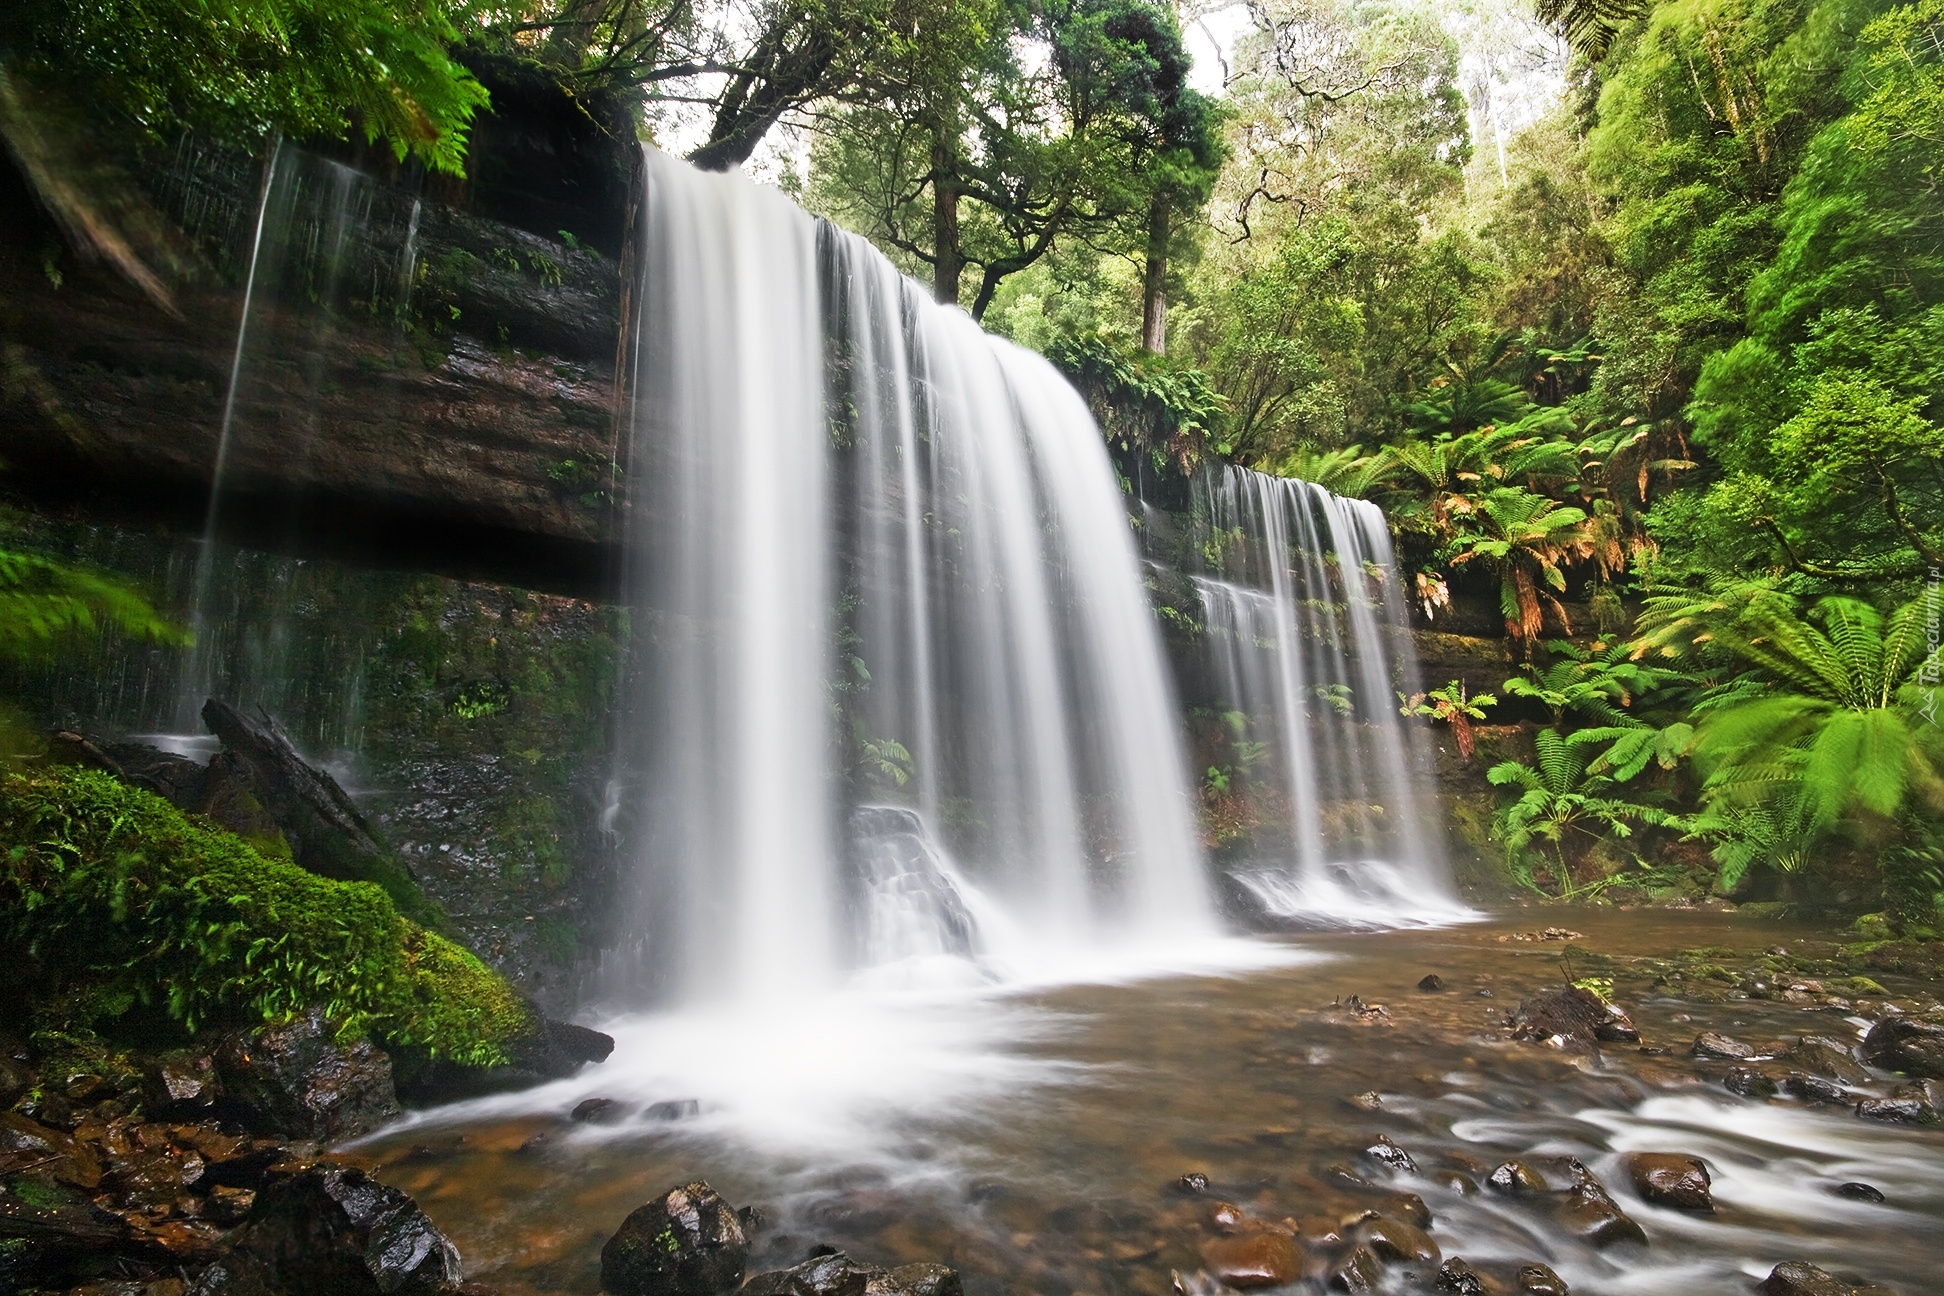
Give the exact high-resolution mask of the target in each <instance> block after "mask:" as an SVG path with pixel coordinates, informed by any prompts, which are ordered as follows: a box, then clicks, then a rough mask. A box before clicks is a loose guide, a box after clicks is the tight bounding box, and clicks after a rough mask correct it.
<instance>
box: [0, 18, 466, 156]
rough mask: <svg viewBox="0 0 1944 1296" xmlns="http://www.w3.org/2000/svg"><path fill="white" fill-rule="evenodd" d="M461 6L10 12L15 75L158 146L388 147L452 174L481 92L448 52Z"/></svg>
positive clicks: (2, 43)
mask: <svg viewBox="0 0 1944 1296" xmlns="http://www.w3.org/2000/svg"><path fill="white" fill-rule="evenodd" d="M469 12H470V8H469V6H468V5H467V4H465V3H463V2H462V0H406V2H405V3H402V4H401V3H379V0H207V2H206V3H198V4H193V5H192V4H185V3H182V0H16V2H15V3H12V4H9V5H8V6H7V7H6V9H5V12H4V15H0V53H4V55H5V61H6V64H7V67H8V70H9V73H10V74H13V75H18V76H20V77H22V78H23V79H25V80H27V81H29V82H31V83H33V84H36V85H38V86H42V87H47V88H51V89H54V90H56V91H57V92H59V93H62V94H63V95H65V96H66V97H67V98H68V99H69V100H71V101H72V102H73V103H74V104H75V105H77V106H79V105H84V104H85V105H86V106H87V107H88V109H89V111H90V112H92V113H96V114H100V115H105V116H106V117H108V118H109V119H110V120H112V121H113V122H114V123H116V124H117V125H118V126H120V127H123V128H127V129H132V130H134V131H136V132H138V133H140V134H142V135H145V136H147V137H148V138H150V139H152V140H156V141H166V140H168V139H170V138H172V137H173V135H174V134H175V132H176V131H178V130H179V129H181V128H183V127H188V128H190V129H196V130H204V131H209V132H212V133H215V134H218V135H221V136H224V137H227V138H230V139H233V140H237V141H239V142H244V143H248V144H254V142H255V141H257V140H259V139H261V138H262V137H263V136H265V135H266V134H268V133H269V132H272V131H282V132H284V133H285V134H289V135H295V136H327V137H333V138H342V137H344V136H346V135H348V134H350V133H351V132H353V131H357V132H359V133H362V134H363V135H364V136H365V137H366V138H367V139H371V140H384V141H386V142H387V143H389V144H390V145H391V147H392V149H393V151H394V152H395V153H396V154H397V155H398V156H399V157H400V158H404V157H405V156H407V155H408V154H409V155H413V156H417V157H419V158H421V159H423V160H424V161H425V162H426V163H427V164H428V165H429V166H431V167H433V168H434V169H435V170H440V171H446V172H450V173H453V174H458V173H459V172H460V171H461V167H462V159H463V158H464V155H465V146H466V130H467V126H468V124H469V123H470V122H471V120H472V116H473V114H474V113H475V112H476V111H478V110H479V109H480V108H482V107H484V106H485V104H486V91H485V90H484V88H483V87H481V86H480V84H479V83H478V82H477V81H476V80H474V79H473V77H472V74H471V73H469V72H467V71H466V70H465V68H463V67H461V66H460V65H459V64H458V63H456V62H455V61H454V60H453V59H452V57H451V55H450V53H449V52H448V51H449V48H450V47H451V45H452V44H453V43H454V42H455V41H456V40H457V39H459V36H460V24H461V23H462V22H464V21H466V20H467V18H468V16H469Z"/></svg>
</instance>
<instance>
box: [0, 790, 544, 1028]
mask: <svg viewBox="0 0 1944 1296" xmlns="http://www.w3.org/2000/svg"><path fill="white" fill-rule="evenodd" d="M0 852H4V861H3V863H0V944H9V945H12V946H14V947H15V948H24V949H25V950H27V951H28V952H29V953H31V954H32V955H33V956H34V957H35V958H36V959H38V961H39V962H40V963H41V965H42V967H43V968H44V969H45V972H46V974H47V976H46V982H45V985H44V988H43V989H44V992H43V994H42V996H41V997H40V1003H39V1005H38V1010H39V1013H40V1015H41V1016H42V1017H43V1018H56V1019H63V1018H64V1019H65V1021H61V1022H59V1023H57V1024H62V1025H74V1026H83V1027H85V1026H87V1025H90V1024H91V1021H87V1020H80V1019H82V1018H91V1019H93V1020H96V1021H98V1020H101V1019H104V1018H114V1017H118V1016H120V1015H121V1014H122V1012H124V1011H126V1010H127V1009H128V1008H130V1007H133V1006H134V1005H135V1004H137V1003H139V1004H143V1005H146V1006H148V1007H150V1008H154V1009H161V1010H163V1011H164V1012H165V1013H166V1015H167V1016H168V1017H169V1018H171V1019H173V1020H175V1021H176V1022H179V1023H180V1024H181V1025H182V1027H183V1028H185V1029H187V1030H190V1031H193V1030H195V1029H196V1028H198V1027H199V1026H201V1025H203V1024H205V1023H216V1022H233V1021H240V1022H248V1021H253V1020H275V1019H278V1018H281V1017H285V1016H288V1015H290V1014H293V1013H297V1012H302V1011H305V1010H307V1009H310V1008H312V1007H321V1008H322V1009H323V1010H324V1012H325V1013H326V1014H327V1015H329V1016H330V1017H332V1018H334V1019H336V1020H338V1021H340V1022H341V1023H343V1025H344V1027H345V1029H346V1030H347V1031H348V1032H351V1033H369V1034H371V1035H373V1036H375V1037H376V1038H378V1039H379V1040H380V1041H381V1042H385V1043H398V1044H403V1045H409V1046H413V1047H415V1048H417V1049H419V1050H422V1051H423V1052H425V1053H427V1054H429V1055H431V1056H434V1057H442V1058H447V1059H450V1060H453V1061H456V1062H459V1063H461V1064H463V1065H474V1066H482V1065H491V1064H496V1063H500V1062H504V1061H506V1060H507V1048H508V1046H509V1045H510V1044H511V1043H512V1042H513V1041H515V1040H516V1039H518V1038H520V1037H521V1036H522V1035H524V1034H527V1033H529V1032H530V1031H531V1030H532V1029H533V1026H534V1022H533V1018H532V1014H531V1011H530V1010H529V1009H528V1008H527V1007H526V1005H525V1003H524V1001H522V1000H521V999H520V997H519V995H518V994H517V993H516V992H515V991H514V990H513V988H512V986H510V985H508V984H507V982H506V981H505V979H504V978H502V977H500V976H499V975H497V974H496V973H494V972H492V971H490V970H489V969H487V968H486V967H485V966H484V965H483V964H481V963H480V962H479V960H478V959H476V958H474V957H473V956H472V955H471V954H468V953H467V952H466V951H464V950H462V949H460V948H459V947H458V946H456V945H454V944H452V942H450V941H448V940H446V939H445V938H443V937H441V936H438V935H436V934H434V933H432V932H429V931H426V930H424V929H422V928H420V927H419V926H418V925H417V924H415V923H413V922H411V921H409V920H408V919H406V918H403V917H401V916H400V915H399V912H398V909H397V907H396V906H395V905H394V904H393V902H392V900H391V898H390V897H389V896H387V895H386V894H385V893H384V891H383V890H381V889H380V888H379V887H377V886H375V885H373V884H371V883H368V882H337V881H332V880H330V879H328V878H321V877H317V876H315V875H313V874H311V873H307V872H305V871H304V870H303V869H301V868H298V867H297V866H296V865H294V864H290V863H288V862H286V861H282V860H277V859H272V858H269V857H267V856H265V855H263V854H262V853H260V852H259V851H257V850H255V849H253V848H252V847H251V846H250V845H249V844H248V843H246V842H244V841H243V840H242V839H241V838H239V837H237V836H235V835H234V834H231V833H227V832H224V831H222V830H220V829H217V828H215V827H214V826H212V825H209V824H207V823H205V822H202V821H200V820H196V819H192V818H190V817H187V816H185V815H183V814H181V813H180V812H179V811H177V810H176V809H175V808H174V807H173V806H171V805H169V804H168V803H167V802H165V801H163V800H162V799H161V798H159V797H156V796H153V795H151V794H149V793H147V792H144V791H142V790H140V789H138V788H132V787H129V786H127V785H125V784H123V783H121V782H119V781H117V780H116V779H114V778H113V777H111V776H110V775H108V774H105V773H101V772H99V771H94V770H79V769H53V770H47V771H44V772H40V773H36V774H33V775H15V776H10V777H8V778H6V779H5V780H4V782H0Z"/></svg>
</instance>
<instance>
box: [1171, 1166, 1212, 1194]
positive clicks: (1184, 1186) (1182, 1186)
mask: <svg viewBox="0 0 1944 1296" xmlns="http://www.w3.org/2000/svg"><path fill="white" fill-rule="evenodd" d="M1174 1187H1175V1190H1176V1191H1177V1192H1185V1193H1205V1192H1207V1191H1208V1176H1207V1175H1205V1174H1202V1173H1200V1172H1199V1171H1193V1170H1191V1171H1189V1172H1188V1173H1187V1174H1185V1175H1183V1176H1181V1178H1179V1179H1177V1180H1175V1181H1174Z"/></svg>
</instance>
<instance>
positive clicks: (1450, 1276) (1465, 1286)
mask: <svg viewBox="0 0 1944 1296" xmlns="http://www.w3.org/2000/svg"><path fill="white" fill-rule="evenodd" d="M1438 1290H1439V1291H1441V1292H1449V1293H1450V1294H1451V1296H1493V1293H1492V1290H1491V1288H1489V1287H1487V1286H1486V1285H1485V1280H1484V1279H1483V1278H1481V1277H1480V1276H1479V1275H1478V1274H1477V1273H1475V1272H1473V1270H1472V1267H1471V1266H1470V1265H1468V1264H1466V1263H1465V1262H1464V1261H1463V1260H1461V1259H1459V1258H1458V1257H1457V1256H1453V1257H1451V1259H1449V1260H1447V1261H1445V1262H1444V1264H1443V1265H1442V1266H1441V1267H1440V1268H1439V1269H1438Z"/></svg>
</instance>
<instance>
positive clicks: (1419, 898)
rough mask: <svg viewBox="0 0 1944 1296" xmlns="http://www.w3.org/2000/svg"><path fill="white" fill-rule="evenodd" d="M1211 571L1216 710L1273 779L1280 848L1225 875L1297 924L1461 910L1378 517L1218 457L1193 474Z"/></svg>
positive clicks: (1207, 594) (1413, 921) (1402, 611)
mask: <svg viewBox="0 0 1944 1296" xmlns="http://www.w3.org/2000/svg"><path fill="white" fill-rule="evenodd" d="M1196 509H1197V511H1198V512H1199V513H1200V514H1201V516H1202V518H1203V520H1204V521H1205V522H1206V523H1207V524H1208V526H1209V527H1211V528H1212V529H1213V530H1214V532H1215V533H1216V537H1217V547H1218V548H1219V549H1220V550H1221V552H1222V559H1223V561H1222V562H1221V563H1220V564H1219V567H1220V570H1219V573H1218V574H1215V575H1207V576H1198V577H1196V578H1195V585H1196V588H1197V589H1198V590H1199V592H1200V594H1201V599H1202V606H1203V612H1204V616H1205V620H1206V623H1207V626H1208V634H1207V637H1206V640H1205V643H1206V650H1205V651H1206V654H1207V659H1208V667H1209V671H1210V675H1211V677H1212V683H1213V686H1214V688H1215V690H1216V693H1217V694H1218V700H1219V703H1220V705H1221V706H1222V707H1223V708H1224V709H1226V710H1230V711H1232V712H1234V713H1237V714H1239V715H1240V716H1241V717H1242V720H1243V723H1244V724H1245V726H1246V733H1247V735H1248V738H1249V740H1250V741H1251V742H1252V743H1254V744H1260V747H1259V749H1258V750H1260V751H1261V753H1262V755H1261V756H1260V757H1258V759H1262V760H1265V761H1266V762H1267V764H1268V765H1269V766H1271V767H1273V768H1274V769H1275V770H1276V771H1277V773H1278V774H1279V775H1280V778H1281V780H1282V783H1283V792H1284V794H1285V795H1286V797H1287V804H1288V831H1289V838H1290V858H1289V859H1287V860H1286V861H1281V862H1278V863H1275V864H1271V863H1269V862H1265V861H1255V862H1252V863H1251V864H1249V865H1247V866H1244V867H1243V868H1241V869H1239V870H1237V872H1236V874H1235V877H1236V880H1237V881H1238V882H1240V883H1241V884H1242V885H1243V886H1244V887H1246V888H1248V890H1249V891H1250V892H1251V893H1252V894H1254V895H1255V896H1256V897H1257V898H1258V899H1260V900H1261V901H1262V902H1263V904H1264V906H1265V908H1266V910H1267V912H1269V913H1270V914H1271V915H1273V916H1275V917H1278V918H1281V919H1287V920H1290V921H1296V922H1307V923H1341V924H1349V925H1355V926H1412V925H1422V924H1425V923H1448V922H1454V921H1462V920H1464V919H1466V918H1468V917H1470V916H1472V915H1470V914H1469V912H1468V911H1467V910H1466V909H1465V908H1464V906H1462V905H1460V904H1459V903H1458V901H1457V899H1456V897H1455V895H1454V894H1453V892H1452V889H1451V881H1450V870H1449V868H1448V866H1447V864H1446V861H1445V854H1444V839H1443V835H1442V833H1441V832H1440V830H1439V826H1438V820H1437V816H1436V812H1435V810H1431V811H1429V812H1427V810H1426V808H1425V807H1423V806H1421V805H1420V798H1421V797H1423V796H1425V795H1426V790H1427V789H1428V788H1429V787H1430V782H1429V779H1428V770H1429V764H1430V762H1429V751H1428V749H1427V746H1426V743H1425V739H1424V736H1423V733H1422V728H1421V726H1418V725H1415V724H1412V723H1409V722H1408V721H1406V719H1405V718H1404V717H1403V716H1401V715H1400V714H1399V707H1398V699H1399V698H1400V697H1403V696H1407V695H1409V694H1410V693H1412V692H1413V691H1415V690H1416V688H1417V687H1418V671H1417V658H1416V652H1415V649H1414V648H1413V647H1412V643H1411V635H1410V619H1409V613H1408V609H1407V608H1406V605H1405V602H1404V595H1403V591H1402V590H1401V589H1400V587H1399V583H1398V574H1397V564H1396V560H1395V557H1394V555H1393V553H1392V551H1391V544H1390V534H1389V531H1388V530H1387V529H1386V527H1385V523H1384V519H1383V515H1382V514H1381V513H1380V512H1379V511H1378V509H1377V508H1376V506H1374V505H1372V504H1370V503H1368V502H1367V501H1364V500H1351V499H1344V498H1342V497H1340V496H1337V495H1333V494H1331V493H1330V492H1329V491H1326V490H1324V489H1323V488H1322V487H1320V486H1316V485H1313V484H1312V483H1309V482H1305V481H1297V480H1294V479H1291V478H1284V477H1270V476H1266V475H1265V474H1262V473H1258V472H1252V471H1250V470H1249V469H1246V468H1236V467H1223V468H1221V469H1219V470H1214V471H1211V472H1209V473H1208V474H1206V475H1204V477H1203V478H1202V479H1201V480H1200V481H1199V482H1198V483H1197V490H1196Z"/></svg>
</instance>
